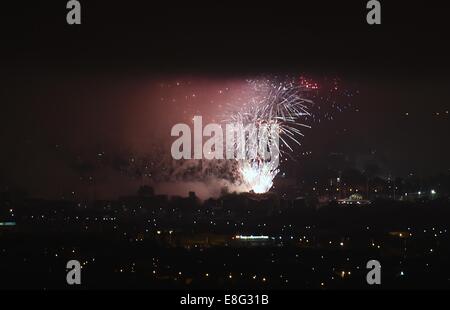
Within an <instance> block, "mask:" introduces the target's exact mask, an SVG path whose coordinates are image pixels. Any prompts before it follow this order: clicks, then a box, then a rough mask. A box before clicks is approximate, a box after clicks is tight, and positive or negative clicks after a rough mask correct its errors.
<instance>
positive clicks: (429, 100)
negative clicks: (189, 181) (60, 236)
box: [0, 1, 450, 197]
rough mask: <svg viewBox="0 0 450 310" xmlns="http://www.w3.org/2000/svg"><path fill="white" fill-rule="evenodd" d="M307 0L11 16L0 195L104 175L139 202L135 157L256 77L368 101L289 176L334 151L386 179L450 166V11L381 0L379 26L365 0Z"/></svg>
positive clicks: (109, 185) (339, 119)
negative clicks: (310, 83) (369, 164)
mask: <svg viewBox="0 0 450 310" xmlns="http://www.w3.org/2000/svg"><path fill="white" fill-rule="evenodd" d="M310 2H311V1H310ZM310 2H308V4H299V3H296V5H293V4H289V3H288V2H273V3H269V4H261V3H259V2H248V3H247V4H245V5H244V4H242V3H240V2H237V1H236V2H226V3H220V4H218V3H215V2H205V3H201V2H198V3H196V4H187V3H185V4H182V5H179V4H172V3H169V4H160V5H155V4H150V3H151V2H150V1H136V2H133V3H131V2H125V1H114V2H113V3H112V2H111V3H109V2H108V3H106V2H105V1H103V2H101V1H81V3H82V10H83V13H82V14H83V15H82V25H81V26H68V25H67V24H66V23H65V14H66V9H65V1H58V3H56V1H55V2H54V3H51V4H50V3H46V4H43V3H37V2H34V3H30V4H22V5H21V6H19V5H15V6H14V5H12V4H8V5H6V7H2V14H4V15H5V16H2V18H1V20H0V27H1V28H0V34H1V52H0V53H1V54H0V55H1V60H0V67H1V69H0V80H1V86H0V102H1V107H2V109H1V113H0V128H1V130H0V138H1V143H2V147H1V152H0V186H1V187H0V189H1V190H2V191H3V190H8V189H14V188H20V189H24V190H26V191H28V192H29V193H30V194H31V195H36V196H42V197H59V196H60V195H62V194H67V193H70V192H72V191H74V192H84V193H86V192H88V191H89V190H90V189H89V186H87V185H86V184H89V182H90V181H92V180H89V178H90V177H92V176H94V177H95V184H96V191H98V195H99V196H101V197H116V196H117V195H119V194H126V193H133V192H135V191H136V189H137V187H138V185H139V184H141V180H137V179H136V178H135V177H133V176H132V175H130V174H132V173H129V171H125V172H124V170H127V169H125V168H123V167H124V166H127V165H126V164H123V163H122V162H123V161H129V160H135V159H134V158H136V159H138V158H140V157H143V156H147V155H148V156H154V153H155V149H154V147H155V144H156V145H159V146H161V148H162V150H163V152H164V150H165V151H167V152H168V150H167V149H166V148H165V143H168V142H170V141H171V137H170V127H171V126H173V125H174V124H175V123H176V122H189V120H190V119H191V118H192V116H193V115H196V114H197V113H198V114H200V115H205V116H206V117H207V118H210V119H211V121H214V120H215V119H216V118H217V117H218V116H219V115H220V113H221V110H222V109H225V107H226V105H227V104H228V103H229V102H232V101H234V100H235V99H236V98H237V97H239V95H238V94H237V93H238V92H239V90H240V89H241V87H242V85H243V82H244V81H245V79H247V78H253V77H255V76H256V77H257V76H262V75H285V74H289V75H294V76H300V75H305V76H308V77H310V78H311V79H313V80H316V81H318V82H319V83H321V82H323V81H328V80H330V79H335V78H337V79H339V81H340V84H339V85H340V87H342V88H343V89H348V90H349V91H351V92H352V94H354V95H355V96H353V97H352V98H349V99H346V100H338V104H341V105H347V104H349V107H348V108H346V109H345V110H344V111H340V112H338V113H336V114H335V117H334V119H333V120H332V121H324V122H322V123H320V124H316V125H315V126H313V128H311V129H310V130H308V131H307V132H306V133H305V138H304V139H302V145H303V146H302V147H303V149H302V150H296V152H295V153H296V154H295V155H296V156H297V157H298V158H299V161H298V162H297V163H296V164H291V165H292V169H289V174H290V176H292V177H296V178H301V177H302V174H303V175H311V174H314V171H315V170H314V169H315V168H316V167H318V166H320V165H322V164H324V163H325V162H326V158H327V156H328V155H329V154H330V153H340V154H345V156H346V157H347V158H349V160H351V161H352V162H354V165H355V167H357V168H361V165H360V163H361V162H363V161H364V160H365V159H366V158H372V159H375V160H376V161H377V162H378V164H379V165H380V166H382V168H383V176H388V175H392V176H407V175H409V174H411V173H412V174H416V175H420V176H428V175H433V174H437V173H448V172H450V163H449V161H448V158H450V147H449V144H448V133H449V129H450V119H449V114H448V113H449V110H450V87H449V86H450V84H449V82H450V81H449V77H448V69H449V60H448V55H450V49H449V47H448V43H447V41H448V37H449V33H448V32H449V31H448V29H449V27H448V25H446V23H445V21H446V17H445V15H444V12H443V11H444V10H443V8H440V7H439V6H438V5H435V6H433V5H429V6H428V8H426V9H425V8H423V7H418V6H414V5H413V4H408V5H400V4H398V6H397V7H395V6H392V5H393V4H392V3H390V2H389V3H385V2H387V1H383V2H382V25H380V26H369V25H367V24H366V22H365V14H366V9H365V3H364V1H354V2H352V1H346V2H345V3H344V2H343V1H334V2H333V3H332V4H328V3H326V2H317V3H316V2H315V4H312V3H310ZM302 152H312V155H311V156H306V157H302V156H301V155H302V154H301V153H302ZM149 154H150V155H149ZM127 167H128V166H127Z"/></svg>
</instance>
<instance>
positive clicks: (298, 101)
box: [226, 79, 312, 193]
mask: <svg viewBox="0 0 450 310" xmlns="http://www.w3.org/2000/svg"><path fill="white" fill-rule="evenodd" d="M247 82H248V84H249V86H250V99H249V101H248V102H247V103H245V104H243V105H242V107H241V108H240V109H238V110H237V111H234V112H231V113H230V115H229V117H228V118H227V120H226V121H228V122H232V123H237V124H243V126H244V127H247V128H248V127H251V128H261V127H262V126H268V127H269V128H271V129H274V128H275V129H276V130H277V136H278V138H279V140H280V141H281V143H279V142H275V141H273V140H269V141H268V142H269V148H270V149H272V150H273V149H275V151H276V152H271V156H272V158H271V160H270V161H268V160H266V159H265V158H261V157H260V156H258V157H256V158H252V159H240V160H239V161H238V162H239V169H238V171H239V173H240V176H241V179H242V181H243V185H244V186H245V187H246V188H247V189H248V191H253V192H255V193H265V192H267V191H269V190H270V188H271V187H272V185H273V179H274V178H275V176H276V175H277V174H278V172H279V169H278V162H279V157H280V156H281V154H287V153H288V152H289V151H290V152H292V151H293V148H292V143H295V144H298V145H301V143H300V141H299V137H301V136H303V133H302V131H301V129H302V128H310V126H309V125H307V124H305V123H303V122H300V120H302V119H303V118H304V117H307V116H310V115H311V114H310V113H309V112H308V105H310V104H312V101H311V100H309V99H306V98H305V97H304V96H303V94H304V93H305V92H306V91H308V90H309V89H308V87H306V86H305V85H302V84H301V83H298V82H297V81H296V80H295V79H291V80H287V81H286V80H284V81H279V80H276V79H274V80H271V79H262V80H248V81H247ZM243 142H244V143H245V145H239V143H242V141H241V140H238V141H237V142H236V143H237V145H236V147H237V148H238V149H240V148H241V147H243V148H244V149H245V148H246V147H247V149H246V151H247V152H249V151H251V150H249V149H248V148H249V146H248V139H247V138H246V139H244V141H243ZM284 147H286V148H287V150H286V151H285V150H284V149H283V148H284Z"/></svg>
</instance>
